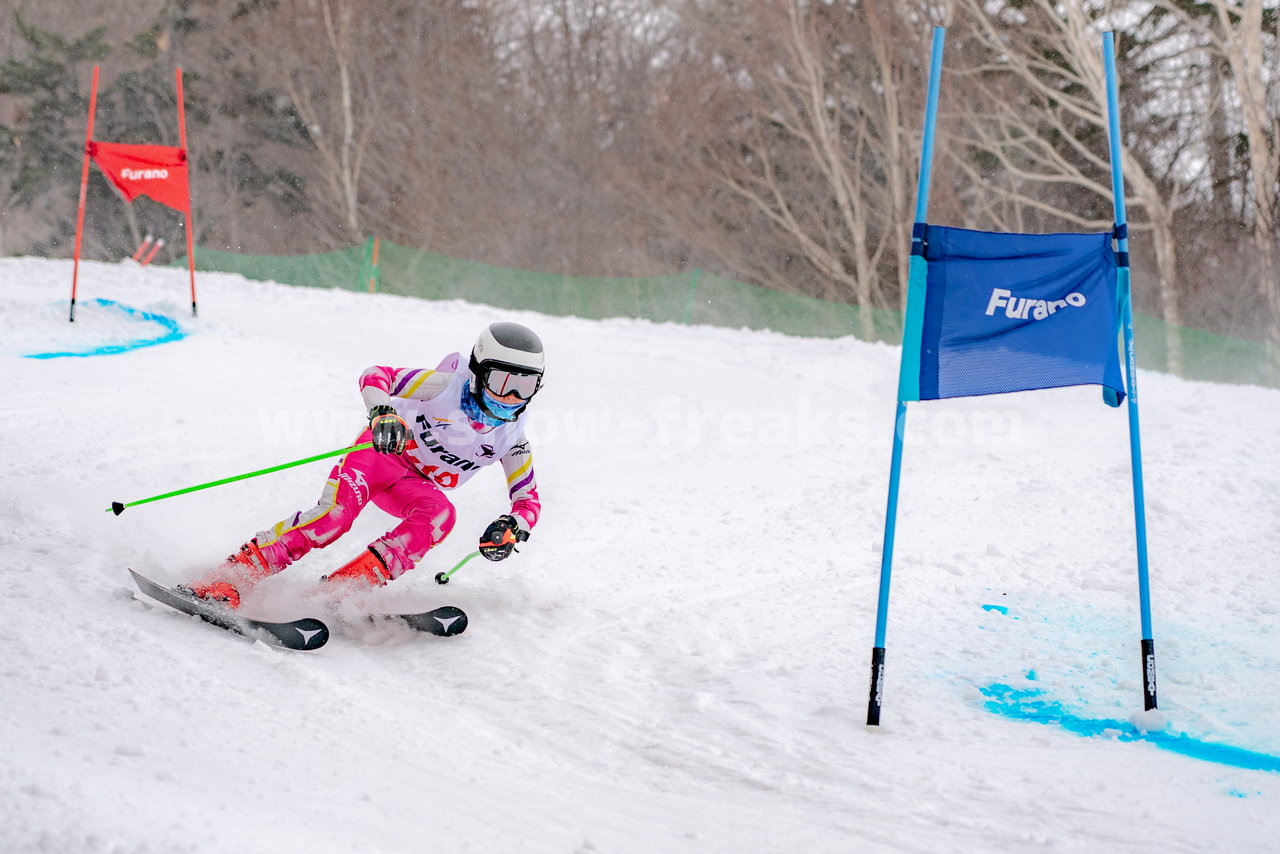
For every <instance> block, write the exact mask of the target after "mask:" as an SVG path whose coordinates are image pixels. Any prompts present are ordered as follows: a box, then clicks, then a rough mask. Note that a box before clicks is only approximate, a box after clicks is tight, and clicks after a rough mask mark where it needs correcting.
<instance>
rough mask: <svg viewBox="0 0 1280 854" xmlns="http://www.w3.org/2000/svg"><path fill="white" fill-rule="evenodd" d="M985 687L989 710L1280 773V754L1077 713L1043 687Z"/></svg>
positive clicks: (1078, 732) (1197, 757)
mask: <svg viewBox="0 0 1280 854" xmlns="http://www.w3.org/2000/svg"><path fill="white" fill-rule="evenodd" d="M981 690H982V694H983V696H985V697H986V698H987V701H986V702H985V703H984V704H983V705H984V706H985V707H986V709H987V711H990V712H995V713H996V714H998V715H1004V716H1005V717H1008V718H1014V719H1016V720H1020V721H1031V722H1033V723H1038V724H1057V725H1058V726H1060V727H1062V728H1063V729H1065V730H1066V731H1067V732H1071V733H1075V734H1076V735H1080V736H1085V737H1093V736H1105V737H1110V738H1115V739H1116V740H1118V741H1144V742H1147V743H1149V744H1154V745H1155V746H1156V747H1160V748H1163V749H1165V750H1172V751H1173V752H1174V753H1180V754H1182V755H1183V756H1190V757H1191V758H1193V759H1203V760H1204V761H1206V762H1217V763H1219V764H1221V765H1231V766H1233V767H1235V768H1244V769H1247V770H1250V771H1273V772H1277V773H1280V756H1271V755H1269V754H1266V753H1255V752H1254V751H1252V750H1245V749H1244V748H1241V747H1231V746H1229V745H1226V744H1210V743H1208V742H1204V741H1199V740H1197V739H1194V738H1191V737H1190V736H1189V735H1187V734H1186V733H1181V734H1179V735H1172V734H1170V733H1167V732H1141V731H1139V730H1137V729H1136V728H1135V727H1134V726H1133V724H1131V723H1129V722H1128V721H1117V720H1107V719H1105V718H1099V719H1090V718H1081V717H1077V716H1075V715H1073V714H1071V713H1070V712H1069V711H1067V709H1066V708H1065V707H1064V706H1063V705H1062V703H1060V702H1058V701H1057V700H1049V699H1046V698H1044V692H1043V691H1041V690H1040V689H1039V688H1014V687H1013V686H1012V685H1005V684H1003V683H999V682H998V683H996V684H994V685H988V686H987V687H985V688H983V689H981ZM1241 797H1243V795H1242V796H1241Z"/></svg>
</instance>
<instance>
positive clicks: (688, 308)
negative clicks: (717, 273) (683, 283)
mask: <svg viewBox="0 0 1280 854" xmlns="http://www.w3.org/2000/svg"><path fill="white" fill-rule="evenodd" d="M701 275H702V270H701V269H700V268H698V267H694V268H693V275H691V276H690V277H689V299H688V301H686V302H685V304H684V323H685V325H686V326H688V325H689V319H690V317H692V316H693V297H694V295H695V294H697V293H698V277H699V276H701Z"/></svg>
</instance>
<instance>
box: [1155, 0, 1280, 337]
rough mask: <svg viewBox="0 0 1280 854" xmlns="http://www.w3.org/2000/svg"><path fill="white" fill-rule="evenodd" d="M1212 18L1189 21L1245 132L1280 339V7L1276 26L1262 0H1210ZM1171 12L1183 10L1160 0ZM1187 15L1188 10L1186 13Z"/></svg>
mask: <svg viewBox="0 0 1280 854" xmlns="http://www.w3.org/2000/svg"><path fill="white" fill-rule="evenodd" d="M1206 5H1207V6H1208V7H1209V8H1210V9H1211V11H1212V17H1211V18H1210V17H1208V16H1197V17H1188V18H1187V24H1188V25H1189V26H1190V27H1194V28H1196V29H1197V30H1198V31H1199V32H1200V33H1201V34H1202V35H1203V36H1204V37H1205V38H1207V40H1208V43H1209V46H1210V49H1211V50H1212V51H1213V52H1214V53H1215V54H1216V55H1217V56H1218V57H1219V58H1220V59H1221V61H1222V63H1223V64H1224V65H1225V66H1226V68H1227V70H1228V72H1229V84H1228V86H1229V88H1230V97H1228V98H1226V99H1224V101H1223V103H1222V108H1223V109H1224V110H1226V111H1228V112H1229V114H1230V115H1231V117H1232V123H1233V124H1238V126H1239V128H1240V132H1241V133H1242V134H1243V137H1244V141H1245V148H1246V152H1247V158H1248V177H1247V186H1246V192H1245V193H1244V197H1245V198H1247V199H1248V200H1249V201H1250V203H1251V204H1250V205H1249V208H1250V209H1251V213H1252V217H1251V219H1252V233H1253V242H1254V248H1255V251H1256V253H1257V258H1258V262H1257V280H1258V281H1257V289H1258V293H1259V296H1260V297H1261V300H1262V304H1263V305H1264V306H1265V307H1266V308H1267V310H1268V313H1269V315H1270V318H1269V328H1268V331H1269V337H1270V339H1271V340H1272V341H1273V342H1276V343H1280V257H1278V256H1280V250H1278V249H1277V246H1276V240H1277V236H1276V231H1277V224H1278V223H1277V216H1278V215H1280V75H1278V74H1277V72H1276V62H1277V53H1278V51H1280V37H1278V36H1280V30H1278V29H1277V28H1280V10H1276V9H1272V10H1271V12H1270V18H1271V22H1272V31H1271V32H1270V33H1267V32H1266V30H1265V29H1264V26H1263V8H1262V5H1263V4H1262V0H1234V2H1233V0H1208V2H1207V4H1206ZM1161 6H1162V7H1163V8H1165V9H1166V10H1167V11H1168V12H1169V13H1170V14H1177V13H1179V12H1180V11H1182V10H1181V9H1180V8H1179V7H1178V6H1176V5H1174V4H1171V3H1169V2H1167V0H1162V3H1161ZM1184 14H1185V13H1184Z"/></svg>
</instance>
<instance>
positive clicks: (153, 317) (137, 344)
mask: <svg viewBox="0 0 1280 854" xmlns="http://www.w3.org/2000/svg"><path fill="white" fill-rule="evenodd" d="M94 302H96V303H97V304H98V305H101V306H109V307H112V308H118V309H120V310H121V311H123V312H124V313H125V314H128V315H132V316H134V317H137V318H140V319H141V320H145V321H150V322H151V323H157V324H159V325H160V326H162V327H164V329H165V330H166V332H165V334H164V335H161V336H159V337H157V338H139V339H137V340H136V341H130V342H128V343H126V344H104V345H103V346H101V347H95V348H94V349H92V350H82V351H80V352H75V353H73V352H63V353H32V354H30V355H28V356H27V358H28V359H61V358H64V357H75V358H84V357H87V356H110V355H113V354H115V353H127V352H128V351H130V350H137V349H139V348H141V347H153V346H155V345H156V344H168V343H169V342H171V341H180V340H182V339H183V338H185V337H186V333H185V332H183V331H182V328H181V327H180V326H178V321H176V320H174V319H173V318H172V317H165V316H164V315H163V314H154V313H152V312H150V311H139V310H138V309H136V308H130V307H129V306H127V305H121V304H120V303H118V302H116V301H115V300H110V299H102V298H101V297H99V298H98V299H96V300H94Z"/></svg>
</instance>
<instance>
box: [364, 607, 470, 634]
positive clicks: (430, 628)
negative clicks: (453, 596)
mask: <svg viewBox="0 0 1280 854" xmlns="http://www.w3.org/2000/svg"><path fill="white" fill-rule="evenodd" d="M369 620H370V621H371V622H375V623H378V622H393V623H404V624H405V625H407V626H409V627H410V628H412V629H416V630H417V631H420V632H426V633H427V634H431V635H439V636H440V637H443V638H447V637H453V636H454V635H460V634H462V633H463V632H465V631H466V630H467V615H466V613H465V612H464V611H463V610H462V609H461V608H455V607H453V606H452V605H445V606H443V607H441V608H436V609H434V610H431V611H423V612H422V613H419V614H370V615H369Z"/></svg>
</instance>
